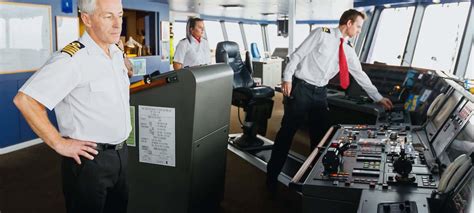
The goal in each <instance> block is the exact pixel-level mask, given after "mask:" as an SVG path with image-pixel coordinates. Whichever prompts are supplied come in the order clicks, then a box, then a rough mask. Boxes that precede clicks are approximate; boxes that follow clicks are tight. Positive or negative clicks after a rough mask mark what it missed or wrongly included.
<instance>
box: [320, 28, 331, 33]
mask: <svg viewBox="0 0 474 213" xmlns="http://www.w3.org/2000/svg"><path fill="white" fill-rule="evenodd" d="M322 30H323V32H325V33H331V30H330V29H329V28H327V27H322Z"/></svg>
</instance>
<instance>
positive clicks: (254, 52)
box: [250, 42, 260, 58]
mask: <svg viewBox="0 0 474 213" xmlns="http://www.w3.org/2000/svg"><path fill="white" fill-rule="evenodd" d="M250 50H251V52H252V57H253V58H260V52H259V51H258V47H257V43H255V42H253V43H251V44H250Z"/></svg>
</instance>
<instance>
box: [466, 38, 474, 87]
mask: <svg viewBox="0 0 474 213" xmlns="http://www.w3.org/2000/svg"><path fill="white" fill-rule="evenodd" d="M469 55H470V56H469V63H468V64H467V69H466V74H465V75H464V77H465V78H469V79H474V43H473V44H472V46H471V53H470V54H469Z"/></svg>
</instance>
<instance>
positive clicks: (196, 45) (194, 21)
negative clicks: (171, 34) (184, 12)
mask: <svg viewBox="0 0 474 213" xmlns="http://www.w3.org/2000/svg"><path fill="white" fill-rule="evenodd" d="M203 36H204V21H203V20H202V19H200V18H189V19H188V23H187V24H186V38H184V39H181V41H179V43H178V45H176V51H175V53H174V61H173V69H175V70H177V69H181V68H183V67H188V66H196V65H203V64H210V63H211V49H209V43H208V42H207V40H206V38H204V37H203Z"/></svg>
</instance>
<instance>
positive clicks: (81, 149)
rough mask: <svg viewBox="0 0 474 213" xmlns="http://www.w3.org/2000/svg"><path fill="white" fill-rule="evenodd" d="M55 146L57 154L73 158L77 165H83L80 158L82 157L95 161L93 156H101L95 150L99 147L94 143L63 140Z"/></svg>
mask: <svg viewBox="0 0 474 213" xmlns="http://www.w3.org/2000/svg"><path fill="white" fill-rule="evenodd" d="M55 145H56V146H55V147H54V150H55V151H56V152H57V153H59V154H60V155H62V156H65V157H70V158H73V159H74V160H75V161H76V162H77V164H81V158H80V157H79V156H81V155H82V156H83V157H86V158H87V159H89V160H94V157H93V156H92V155H97V154H99V152H98V151H97V150H95V149H94V148H95V147H97V144H96V143H93V142H88V141H80V140H75V139H65V138H62V140H61V141H59V142H57V143H56V144H55Z"/></svg>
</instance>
